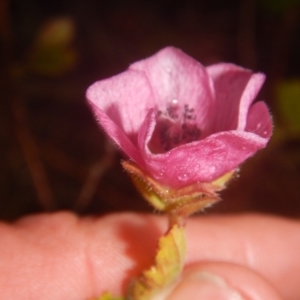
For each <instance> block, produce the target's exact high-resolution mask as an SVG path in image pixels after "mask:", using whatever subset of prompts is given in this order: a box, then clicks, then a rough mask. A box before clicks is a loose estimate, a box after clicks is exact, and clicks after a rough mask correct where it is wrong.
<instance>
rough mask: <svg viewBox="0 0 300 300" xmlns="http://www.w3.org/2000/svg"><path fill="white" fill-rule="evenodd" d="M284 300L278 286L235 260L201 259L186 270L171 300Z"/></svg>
mask: <svg viewBox="0 0 300 300" xmlns="http://www.w3.org/2000/svg"><path fill="white" fill-rule="evenodd" d="M185 298H186V299H201V300H206V299H214V300H219V299H220V300H221V299H222V300H265V299H268V300H280V299H282V298H281V297H280V296H279V293H278V292H277V291H276V289H275V288H274V287H273V286H272V285H271V284H270V283H269V282H267V281H266V280H265V279H264V278H262V277H261V276H260V275H258V274H257V273H255V272H253V271H251V270H249V269H247V268H244V267H241V266H238V265H235V264H231V263H223V262H211V263H210V262H208V263H200V264H197V265H194V266H192V267H189V268H188V269H186V270H185V272H184V274H183V277H182V280H181V281H180V282H179V284H178V285H177V286H176V287H175V288H174V289H173V291H172V292H171V294H170V296H169V298H168V300H179V299H185Z"/></svg>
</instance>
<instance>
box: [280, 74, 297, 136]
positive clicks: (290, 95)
mask: <svg viewBox="0 0 300 300" xmlns="http://www.w3.org/2000/svg"><path fill="white" fill-rule="evenodd" d="M276 97H277V99H276V100H277V109H278V112H279V116H278V117H279V118H280V119H281V123H282V125H283V126H284V129H285V131H286V132H289V133H291V134H293V135H300V79H294V80H289V81H281V82H280V83H279V84H278V86H277V88H276Z"/></svg>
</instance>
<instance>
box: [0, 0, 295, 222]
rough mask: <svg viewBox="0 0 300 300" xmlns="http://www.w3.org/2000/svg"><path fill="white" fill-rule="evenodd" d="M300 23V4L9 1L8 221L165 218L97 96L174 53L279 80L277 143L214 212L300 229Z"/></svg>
mask: <svg viewBox="0 0 300 300" xmlns="http://www.w3.org/2000/svg"><path fill="white" fill-rule="evenodd" d="M299 21H300V1H299V0H227V1H221V0H202V1H201V0H198V1H196V0H151V1H142V0H140V1H138V0H122V1H121V0H110V1H108V0H107V1H101V0H99V1H96V0H85V1H83V0H78V1H74V0H72V1H71V0H64V1H62V0H59V1H58V0H52V1H40V0H27V1H24V0H1V1H0V31H1V32H0V34H1V42H0V51H1V52H0V55H1V56H0V74H1V75H0V76H1V77H0V85H1V87H0V145H1V147H0V206H1V209H0V218H1V219H5V220H14V219H16V218H18V217H20V216H22V215H26V214H30V213H34V212H40V211H55V210H61V209H68V210H74V211H76V212H78V213H80V214H102V213H108V212H114V211H125V210H133V211H148V212H151V211H153V209H152V208H151V207H150V206H149V205H148V204H147V203H146V202H145V201H144V200H142V198H141V196H140V195H139V194H138V193H137V192H136V191H135V189H134V187H133V185H132V184H131V182H130V180H129V178H128V176H127V174H125V172H124V171H123V170H122V168H121V166H120V159H121V158H122V156H121V155H120V154H119V153H118V152H117V151H115V150H114V147H112V145H111V144H110V143H108V142H107V141H106V139H105V136H104V134H103V132H102V131H100V130H99V128H98V127H97V125H96V123H95V120H94V118H93V116H92V114H91V112H90V110H89V109H88V107H87V105H86V102H85V90H86V89H87V87H88V86H89V85H90V84H92V83H93V82H94V81H96V80H99V79H103V78H106V77H109V76H112V75H114V74H117V73H119V72H121V71H123V70H125V69H126V68H127V67H128V65H129V64H130V63H132V62H134V61H137V60H139V59H142V58H145V57H147V56H150V55H152V54H154V53H155V52H156V51H158V50H159V49H161V48H163V47H165V46H168V45H173V46H176V47H179V48H181V49H182V50H183V51H184V52H186V53H188V54H189V55H191V56H193V57H194V58H196V59H197V60H199V61H200V62H202V63H203V64H204V65H209V64H213V63H217V62H221V61H226V62H233V63H236V64H239V65H242V66H244V67H247V68H251V69H253V70H255V71H262V72H264V73H266V74H267V82H266V84H265V85H264V87H263V89H262V91H261V93H260V95H259V97H258V98H259V99H265V100H266V102H267V104H268V106H269V107H270V110H271V111H272V114H273V117H274V124H275V131H274V135H273V138H272V140H271V142H270V143H269V145H268V147H267V148H266V149H264V150H262V151H260V152H259V153H258V154H257V155H256V156H255V157H253V158H251V159H249V160H248V161H247V162H246V163H245V164H244V165H243V166H242V168H241V172H240V176H239V178H238V180H237V179H234V180H233V182H231V184H230V186H229V188H228V189H227V190H226V191H225V192H223V193H222V198H223V201H222V202H221V203H219V204H217V205H216V206H215V207H213V208H212V209H210V212H219V213H229V212H245V211H259V212H267V213H275V214H278V215H284V216H290V217H300V56H299V53H300V22H299Z"/></svg>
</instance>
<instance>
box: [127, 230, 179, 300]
mask: <svg viewBox="0 0 300 300" xmlns="http://www.w3.org/2000/svg"><path fill="white" fill-rule="evenodd" d="M184 257H185V231H184V227H181V226H178V225H177V224H175V225H173V227H172V228H171V229H170V230H169V231H168V232H167V233H166V234H165V235H164V236H163V237H162V238H160V240H159V244H158V251H157V254H156V257H155V263H154V265H153V266H151V267H150V268H149V269H148V270H146V271H144V272H143V273H142V275H141V276H140V277H139V278H138V279H137V280H135V281H134V282H133V283H132V285H131V289H130V291H129V295H128V299H134V300H148V299H155V298H154V297H155V296H156V295H157V294H160V295H161V294H163V293H164V291H166V290H168V287H169V285H170V284H172V283H173V282H174V281H175V280H176V279H177V278H178V276H179V275H180V273H181V271H182V268H183V265H184Z"/></svg>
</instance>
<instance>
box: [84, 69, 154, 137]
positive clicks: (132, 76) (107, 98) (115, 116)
mask: <svg viewBox="0 0 300 300" xmlns="http://www.w3.org/2000/svg"><path fill="white" fill-rule="evenodd" d="M86 97H87V99H88V100H89V102H91V103H92V104H93V105H94V106H96V107H98V108H99V109H101V110H102V111H103V112H105V113H106V115H107V117H108V118H110V119H111V120H112V121H113V122H114V123H116V124H117V125H118V127H119V128H122V129H123V130H124V132H126V134H127V135H128V136H129V137H130V139H131V140H132V141H133V142H134V143H135V142H136V140H134V139H136V137H137V133H138V130H139V128H140V126H141V124H142V122H143V121H144V118H145V115H146V113H147V112H148V110H149V109H150V108H152V107H153V105H154V102H153V98H154V97H153V95H152V89H151V87H150V86H149V82H148V80H147V78H146V77H145V75H144V73H143V72H140V71H134V70H128V71H126V72H123V73H121V74H119V75H117V76H114V77H112V78H109V79H105V80H101V81H97V82H96V83H94V84H93V85H92V86H90V87H89V88H88V90H87V93H86Z"/></svg>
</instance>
